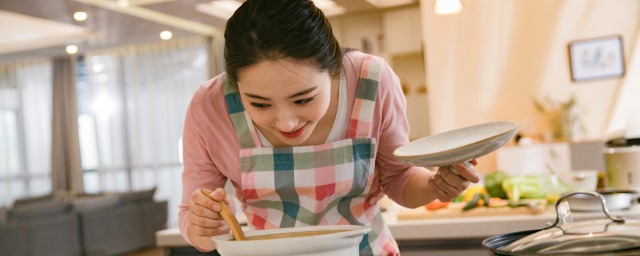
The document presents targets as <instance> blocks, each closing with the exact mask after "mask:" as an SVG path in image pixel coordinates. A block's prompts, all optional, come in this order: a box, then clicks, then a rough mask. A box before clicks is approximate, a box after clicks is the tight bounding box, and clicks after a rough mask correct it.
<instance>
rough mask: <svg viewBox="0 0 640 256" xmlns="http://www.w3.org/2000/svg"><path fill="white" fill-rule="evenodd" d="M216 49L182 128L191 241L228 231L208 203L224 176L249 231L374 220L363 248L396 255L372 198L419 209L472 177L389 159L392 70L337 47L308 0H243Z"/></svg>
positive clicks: (185, 215) (186, 228) (403, 126)
mask: <svg viewBox="0 0 640 256" xmlns="http://www.w3.org/2000/svg"><path fill="white" fill-rule="evenodd" d="M224 57H225V65H226V72H225V73H224V74H221V75H218V76H217V77H215V78H213V79H212V80H210V81H207V82H206V83H205V84H204V85H202V86H201V87H200V88H199V90H198V91H197V92H196V94H195V95H194V97H193V100H192V102H191V104H190V106H189V110H188V113H187V117H186V121H185V127H184V136H183V143H184V147H183V148H184V165H185V167H184V168H185V169H184V173H183V199H182V204H181V206H180V216H179V219H180V229H181V232H182V234H183V236H184V238H185V239H187V241H190V242H191V243H192V244H193V245H194V246H195V247H196V248H198V249H199V250H202V251H210V250H213V249H214V245H213V244H212V242H211V240H210V237H211V236H214V235H218V234H224V233H228V232H229V228H228V226H227V225H226V223H225V222H224V220H222V218H221V217H220V215H219V211H220V208H219V206H218V205H217V203H216V202H215V201H222V200H228V199H225V198H228V197H227V194H226V191H225V190H224V189H223V187H224V184H225V182H227V180H229V181H231V183H232V184H233V186H234V188H235V191H236V193H235V196H236V197H237V198H238V199H239V200H240V202H242V209H243V211H244V212H245V214H246V216H247V222H248V225H250V226H251V228H253V229H272V228H283V227H293V226H306V225H341V224H344V225H349V224H351V225H366V226H371V227H372V231H371V232H370V233H369V234H368V235H365V237H364V238H363V240H362V242H361V244H360V254H361V255H397V254H399V251H398V246H397V244H396V242H395V240H394V239H393V237H391V234H390V232H389V230H388V228H387V227H386V225H385V223H384V220H383V219H382V218H381V215H380V211H379V209H378V207H377V206H376V203H377V201H378V200H379V199H380V198H381V197H382V196H383V195H384V194H386V195H388V196H389V197H390V198H391V199H393V200H394V201H396V202H397V203H399V204H400V205H404V206H407V207H418V206H421V205H425V204H427V203H428V202H430V201H432V200H434V199H439V200H441V201H449V200H451V199H453V198H455V197H456V196H457V195H459V194H460V193H461V192H462V191H464V190H465V189H466V188H467V186H468V181H471V182H478V176H477V175H476V174H475V172H473V170H470V169H467V168H465V167H464V166H463V165H457V166H456V168H457V171H458V172H459V174H460V175H456V174H454V173H452V172H451V171H450V170H448V169H447V168H440V169H439V170H438V172H436V173H432V172H430V171H428V170H427V169H425V168H422V167H416V166H410V165H407V164H405V163H403V162H400V161H398V160H397V159H395V158H394V157H393V151H394V150H395V149H396V148H398V147H399V146H401V145H403V144H406V143H408V122H407V120H406V115H405V101H404V96H403V94H402V91H401V89H400V82H399V80H398V78H397V76H396V75H395V74H394V73H393V71H392V70H391V68H390V67H389V66H388V65H387V64H386V63H385V62H384V61H383V60H382V59H380V58H378V57H375V56H371V55H367V54H364V53H361V52H357V51H346V52H343V51H342V50H341V48H340V46H339V45H338V42H337V41H336V39H335V37H334V36H333V34H332V31H331V26H330V24H329V22H328V20H327V19H326V18H325V16H324V15H323V14H322V12H321V11H320V10H319V9H317V8H316V7H315V6H314V5H313V2H311V1H309V0H277V1H274V0H248V1H246V2H245V3H244V4H243V5H242V6H241V7H240V8H239V9H238V10H237V11H236V12H235V13H234V15H233V16H232V17H231V18H230V19H229V21H228V22H227V27H226V30H225V55H224ZM472 163H473V164H474V165H475V164H476V162H475V160H474V161H472ZM203 189H208V190H213V193H212V194H211V197H212V198H213V200H212V199H210V197H207V196H205V195H203V193H202V190H203Z"/></svg>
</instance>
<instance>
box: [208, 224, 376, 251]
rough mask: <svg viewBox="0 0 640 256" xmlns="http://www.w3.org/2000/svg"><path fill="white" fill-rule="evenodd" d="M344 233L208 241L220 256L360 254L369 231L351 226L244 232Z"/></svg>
mask: <svg viewBox="0 0 640 256" xmlns="http://www.w3.org/2000/svg"><path fill="white" fill-rule="evenodd" d="M321 230H327V231H331V230H345V231H342V232H336V233H330V234H320V235H311V236H302V237H287V238H276V239H265V240H244V241H235V240H233V235H231V234H226V235H220V236H214V237H212V238H211V239H212V240H213V242H214V243H215V245H216V250H218V253H220V255H222V256H236V255H244V256H263V255H282V256H285V255H287V256H290V255H306V256H320V255H334V256H343V255H344V256H352V255H358V254H359V251H360V249H359V245H360V241H362V237H363V236H364V235H365V234H367V233H369V231H371V228H370V227H363V226H353V225H331V226H309V227H295V228H281V229H270V230H257V231H247V232H245V236H246V237H248V238H249V237H255V236H261V235H270V234H285V233H296V232H306V231H321Z"/></svg>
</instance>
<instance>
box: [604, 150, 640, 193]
mask: <svg viewBox="0 0 640 256" xmlns="http://www.w3.org/2000/svg"><path fill="white" fill-rule="evenodd" d="M607 146H608V148H606V149H605V151H604V163H605V168H606V171H607V188H614V189H626V190H635V191H638V192H640V139H625V140H621V141H619V142H616V143H614V142H612V141H609V142H608V143H607Z"/></svg>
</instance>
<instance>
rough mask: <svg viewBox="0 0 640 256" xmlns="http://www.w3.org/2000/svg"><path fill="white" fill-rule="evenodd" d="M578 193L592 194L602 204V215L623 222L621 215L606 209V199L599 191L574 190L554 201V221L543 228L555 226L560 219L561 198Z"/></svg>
mask: <svg viewBox="0 0 640 256" xmlns="http://www.w3.org/2000/svg"><path fill="white" fill-rule="evenodd" d="M578 194H585V195H590V196H594V197H596V198H598V199H600V204H601V205H602V212H604V215H606V216H607V218H609V219H610V220H612V221H614V222H618V223H624V221H625V219H624V218H623V217H620V216H611V214H609V209H607V206H606V202H607V200H606V199H605V198H604V196H602V195H601V194H600V193H597V192H591V191H575V192H571V193H567V194H564V195H563V196H561V197H560V198H558V201H557V202H556V221H555V222H553V224H552V225H549V226H547V227H546V228H544V229H548V228H552V227H555V226H556V225H558V222H559V221H560V212H559V206H560V203H561V202H562V201H563V200H565V199H567V198H568V197H571V196H574V195H578Z"/></svg>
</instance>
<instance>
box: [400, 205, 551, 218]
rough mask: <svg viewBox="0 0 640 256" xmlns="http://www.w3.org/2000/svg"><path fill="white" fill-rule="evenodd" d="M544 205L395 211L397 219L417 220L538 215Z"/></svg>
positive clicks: (544, 207)
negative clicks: (466, 209)
mask: <svg viewBox="0 0 640 256" xmlns="http://www.w3.org/2000/svg"><path fill="white" fill-rule="evenodd" d="M545 210H546V206H538V207H536V208H531V207H527V206H521V207H514V208H512V207H498V208H491V207H478V208H474V209H471V210H468V211H465V212H463V211H462V210H461V209H450V208H444V209H439V210H435V211H428V210H427V209H425V208H424V207H419V208H416V209H409V210H403V211H400V212H398V213H397V217H398V220H418V219H438V218H461V217H479V216H501V215H538V214H542V213H544V212H545Z"/></svg>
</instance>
